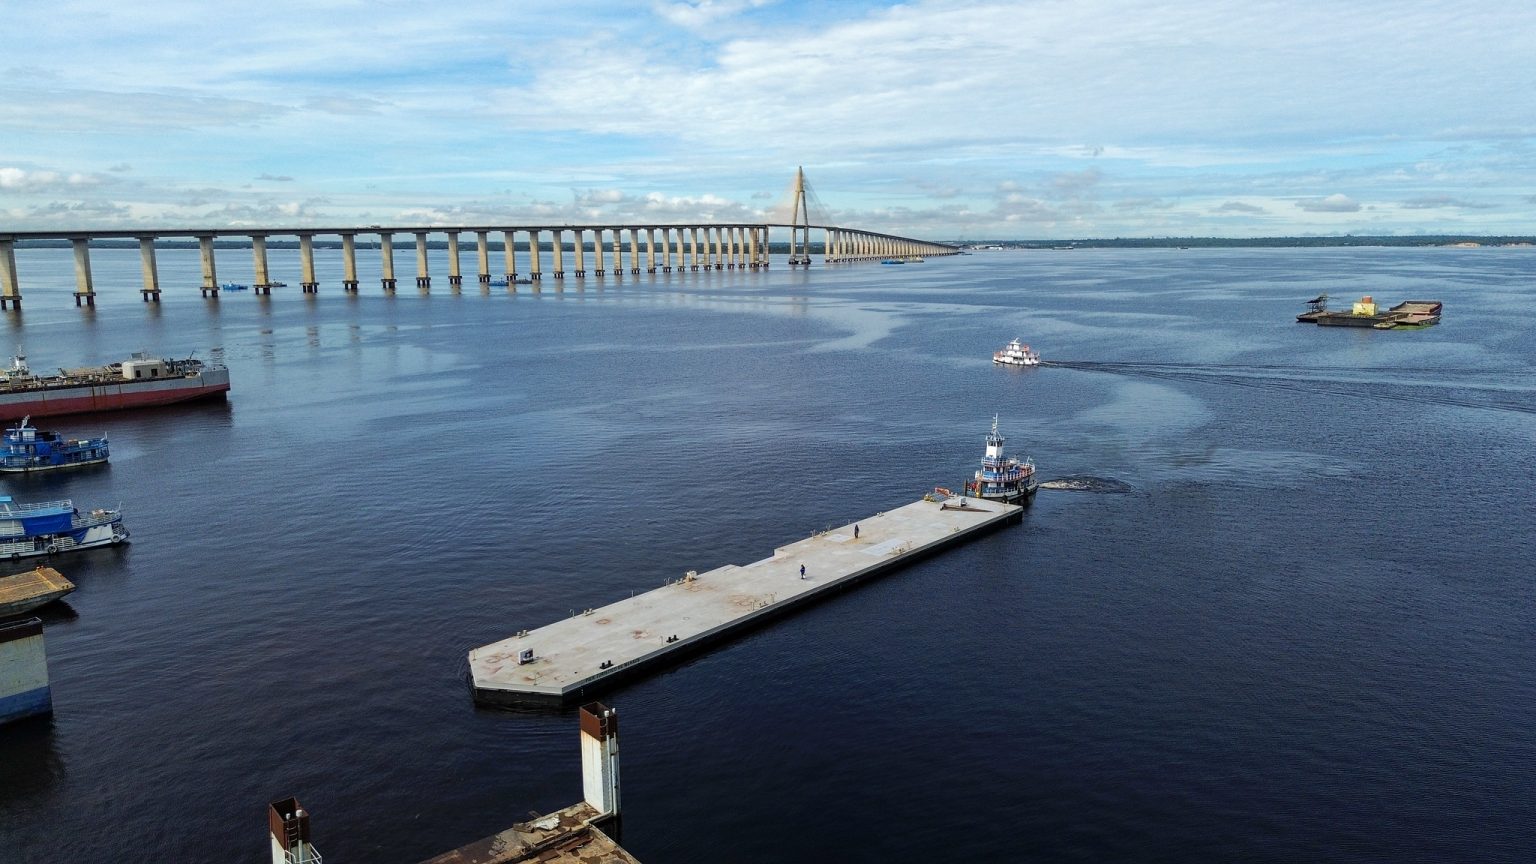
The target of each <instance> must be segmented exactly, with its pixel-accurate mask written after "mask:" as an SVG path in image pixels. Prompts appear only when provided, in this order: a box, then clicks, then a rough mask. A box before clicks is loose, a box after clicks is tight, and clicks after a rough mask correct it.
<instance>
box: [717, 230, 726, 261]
mask: <svg viewBox="0 0 1536 864" xmlns="http://www.w3.org/2000/svg"><path fill="white" fill-rule="evenodd" d="M715 269H716V270H724V269H725V229H724V228H721V227H720V226H718V225H716V226H715Z"/></svg>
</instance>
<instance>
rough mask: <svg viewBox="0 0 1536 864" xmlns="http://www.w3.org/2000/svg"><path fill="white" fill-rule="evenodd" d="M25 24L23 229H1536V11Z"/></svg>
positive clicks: (1227, 7) (82, 19) (61, 9)
mask: <svg viewBox="0 0 1536 864" xmlns="http://www.w3.org/2000/svg"><path fill="white" fill-rule="evenodd" d="M805 22H812V23H811V24H809V25H808V24H806V23H805ZM7 25H8V27H9V28H10V29H11V30H12V31H13V32H17V33H25V34H27V38H26V39H19V40H13V42H12V43H11V44H9V45H8V46H7V58H6V63H7V64H8V65H7V66H6V68H5V69H3V70H0V89H3V90H4V92H6V96H7V98H6V99H5V100H0V127H3V128H4V129H5V130H6V159H7V164H8V165H10V166H12V167H11V169H10V171H11V172H12V173H11V174H9V175H5V174H0V188H3V189H4V190H5V191H6V193H7V198H8V200H7V202H6V206H7V207H8V208H12V209H11V211H10V212H13V213H14V212H27V210H28V208H39V207H48V206H51V205H52V204H53V203H56V199H71V200H73V199H80V200H81V201H84V200H87V199H90V198H92V197H93V196H102V200H110V201H111V202H114V203H115V204H118V205H122V206H126V207H127V214H126V215H124V214H123V211H122V210H121V209H114V208H110V207H109V208H108V212H110V213H115V214H118V215H117V216H113V217H111V218H129V219H136V218H160V217H162V216H163V215H164V213H166V212H172V211H174V212H176V213H178V214H181V215H185V216H187V217H188V218H199V217H200V216H204V215H207V216H213V215H216V214H218V213H222V212H223V211H222V210H220V209H219V208H220V207H223V206H225V205H227V206H228V207H230V208H234V210H233V211H231V212H245V210H260V211H271V210H272V208H273V207H278V206H280V205H279V204H277V203H275V202H271V201H267V200H265V199H263V198H262V197H261V192H260V189H259V186H260V184H257V187H258V188H255V189H245V190H242V189H240V188H239V187H240V184H241V183H243V182H245V181H247V180H249V178H253V177H258V176H265V178H266V181H267V182H283V183H284V184H285V185H284V187H283V189H284V193H285V194H284V196H283V197H284V199H285V200H286V201H288V202H290V203H291V202H304V201H312V200H315V199H319V198H324V199H326V200H327V201H330V202H332V203H330V204H327V205H326V206H325V208H324V209H325V210H326V212H327V213H328V214H329V215H330V216H332V217H336V218H346V217H348V216H352V215H357V214H364V213H371V214H392V213H398V212H420V213H423V214H446V215H445V217H444V218H445V219H450V220H451V219H452V218H453V217H454V215H455V214H460V213H479V212H486V213H516V214H526V215H528V216H529V217H530V218H532V217H541V218H542V217H543V216H546V215H547V216H548V217H549V218H556V217H560V218H569V219H572V220H576V219H581V218H593V219H606V218H614V215H613V214H620V213H629V214H636V215H638V216H643V215H644V214H647V213H653V214H660V213H667V214H673V213H675V214H678V217H679V218H701V219H702V218H709V217H710V214H732V215H731V216H730V217H729V218H737V216H736V214H743V213H753V212H760V210H762V209H765V208H767V207H768V206H769V203H770V202H771V201H772V202H776V201H778V200H779V199H777V198H775V197H773V196H771V195H769V194H768V193H764V192H763V191H762V190H764V189H777V188H779V187H780V186H781V184H782V182H783V180H784V178H786V177H787V175H788V174H789V173H790V172H791V171H792V166H793V165H796V164H805V165H806V166H807V169H808V171H809V172H810V173H811V176H812V178H813V181H814V182H815V183H816V184H817V186H818V188H819V190H820V192H821V194H822V196H823V197H824V198H826V199H827V203H828V204H829V205H830V206H829V208H828V209H830V210H831V211H833V212H835V213H837V214H840V218H850V219H866V220H873V221H872V223H871V224H868V225H865V226H863V227H869V228H872V229H876V230H880V229H885V230H890V229H892V228H893V226H895V225H896V224H904V225H913V226H918V227H923V225H924V224H925V223H923V222H922V220H931V221H930V222H929V223H926V224H927V227H926V228H924V230H925V231H929V232H931V231H939V232H942V231H944V230H945V229H946V228H947V227H948V225H949V224H950V223H949V222H946V221H945V220H952V221H953V223H954V224H964V225H967V226H977V225H982V224H987V223H988V220H990V224H993V225H995V226H1004V225H1006V224H1019V223H1022V224H1024V225H1027V226H1029V227H1030V228H1031V230H1046V229H1049V230H1058V229H1059V230H1069V229H1071V230H1076V229H1078V228H1081V229H1082V230H1092V231H1093V232H1095V233H1119V234H1135V233H1138V231H1155V229H1158V228H1160V227H1162V226H1165V225H1166V224H1167V222H1166V221H1165V220H1167V219H1171V218H1176V217H1177V218H1181V219H1188V220H1190V221H1189V223H1188V224H1190V225H1192V226H1194V227H1195V228H1196V229H1198V228H1199V227H1200V226H1201V225H1202V224H1205V225H1208V226H1209V227H1210V229H1211V230H1210V233H1220V230H1221V229H1223V228H1226V227H1230V226H1232V225H1242V226H1251V225H1253V224H1255V222H1256V220H1255V219H1254V218H1253V217H1254V216H1255V215H1259V214H1258V213H1256V212H1254V211H1253V210H1245V209H1243V208H1244V207H1248V208H1256V209H1257V210H1258V211H1260V212H1262V213H1263V214H1264V215H1265V216H1266V218H1265V220H1264V225H1265V226H1266V230H1275V231H1293V232H1297V233H1299V232H1301V231H1305V230H1308V229H1312V228H1326V229H1328V230H1336V228H1337V226H1342V225H1344V224H1345V223H1344V220H1342V219H1341V218H1340V214H1346V215H1347V214H1350V213H1362V214H1366V213H1368V214H1369V216H1368V217H1365V216H1363V217H1362V218H1370V219H1373V220H1376V222H1377V224H1380V225H1383V226H1387V227H1389V228H1391V227H1395V226H1403V227H1404V228H1405V229H1409V228H1413V227H1418V228H1424V229H1428V228H1433V227H1434V226H1436V225H1441V224H1444V223H1445V222H1446V220H1454V219H1458V218H1459V219H1465V220H1468V222H1470V221H1471V220H1472V219H1473V218H1475V219H1477V220H1479V222H1478V224H1481V225H1487V226H1489V228H1490V230H1500V229H1503V230H1509V227H1510V226H1518V225H1521V224H1523V223H1522V222H1521V221H1520V216H1521V213H1522V206H1523V205H1522V201H1523V199H1525V198H1527V197H1533V196H1536V144H1533V142H1536V107H1533V105H1532V104H1528V103H1529V102H1530V100H1525V101H1521V100H1518V99H1510V98H1509V97H1508V95H1507V94H1509V93H1520V92H1527V91H1530V90H1532V89H1533V87H1536V64H1531V63H1530V62H1529V59H1528V53H1529V52H1528V45H1527V43H1528V42H1529V34H1530V33H1532V32H1536V6H1530V5H1520V4H1506V5H1505V6H1501V7H1499V8H1497V9H1490V10H1485V11H1484V12H1483V13H1481V14H1478V15H1468V14H1466V13H1465V10H1462V9H1459V8H1455V7H1451V6H1447V5H1446V4H1443V3H1439V2H1431V0H1401V2H1396V3H1391V4H1388V3H1386V2H1383V0H1361V2H1359V3H1353V4H1345V5H1343V6H1340V5H1338V4H1331V5H1330V4H1324V3H1322V2H1320V0H1300V2H1278V0H1254V2H1251V3H1244V4H1231V3H1227V2H1218V0H1189V2H1186V3H1182V4H1174V5H1172V6H1169V5H1168V4H1165V3H1160V2H1155V0H1076V2H1069V0H1034V2H1028V3H1024V2H961V0H912V2H908V3H903V4H886V5H872V4H867V3H861V4H846V5H845V4H819V3H805V2H803V0H781V2H779V3H777V4H768V3H764V2H762V0H689V2H653V3H651V4H619V3H615V2H612V0H576V2H570V0H520V2H519V3H517V4H508V3H499V2H475V0H471V2H467V3H462V4H451V5H448V6H442V7H432V8H427V7H422V6H419V5H413V4H373V5H367V6H365V5H364V4H362V3H360V2H355V0H305V2H298V0H269V2H267V3H264V4H261V5H260V6H233V7H228V8H222V7H221V10H220V12H219V14H218V15H208V14H207V11H206V7H205V6H204V5H200V4H197V3H193V2H191V0H144V2H142V3H136V4H132V6H131V7H128V6H123V5H122V4H111V3H106V2H104V0H60V2H59V3H56V4H52V5H48V6H46V7H45V6H44V5H42V4H16V8H15V9H8V10H7ZM188 45H196V46H198V50H196V51H190V50H187V48H186V46H188ZM1404 46H1412V48H1413V50H1411V51H1409V50H1404ZM1489 80H1495V81H1498V82H1499V84H1500V86H1499V87H1497V88H1492V87H1488V86H1486V82H1487V81H1489ZM1339 82H1348V83H1349V86H1340V85H1339ZM66 153H67V154H68V156H67V157H65V156H62V155H60V154H66ZM66 162H67V164H65V163H66ZM1085 163H1086V164H1088V165H1091V166H1092V169H1091V172H1087V171H1082V170H1081V169H1082V168H1083V167H1084V165H1085ZM128 165H132V171H131V172H127V171H122V170H118V167H117V166H123V167H126V166H128ZM0 170H4V169H0ZM16 172H20V173H19V174H18V173H16ZM104 177H107V178H111V179H112V180H113V181H115V182H114V183H112V184H111V185H110V188H108V184H106V183H105V182H104V181H102V180H101V179H100V178H104ZM282 177H293V178H302V179H295V180H292V181H282V180H278V179H277V178H282ZM7 178H8V179H7ZM72 180H73V183H72ZM1004 182H1012V183H1014V184H1016V187H1015V188H1012V189H1010V190H1007V191H1008V192H1010V193H1012V194H1005V195H998V194H994V190H996V189H997V188H998V186H999V184H1001V183H1004ZM573 188H576V189H579V190H586V191H580V192H577V193H575V194H574V195H573V194H572V193H571V191H570V190H571V189H573ZM1341 188H1343V189H1349V190H1350V192H1351V194H1352V195H1354V196H1358V197H1359V198H1360V199H1362V200H1368V201H1381V202H1399V203H1397V204H1395V205H1386V204H1383V205H1381V206H1380V207H1379V208H1377V209H1376V210H1370V209H1369V208H1367V207H1364V206H1362V205H1361V204H1359V203H1358V202H1357V201H1356V199H1355V198H1351V197H1346V196H1342V195H1340V194H1339V193H1336V192H1335V190H1337V189H1341ZM63 190H67V191H63ZM209 190H217V191H209ZM936 200H938V201H942V202H943V203H944V205H945V206H942V207H934V206H930V205H932V204H933V203H934V202H935V201H936ZM192 201H198V202H203V203H200V204H198V205H195V206H193V205H189V204H187V203H186V202H192ZM1100 201H1103V202H1118V203H1114V204H1112V205H1106V206H1103V207H1101V206H1099V204H1098V202H1100ZM1195 201H1198V202H1201V203H1200V204H1198V205H1194V204H1191V205H1189V206H1188V207H1184V208H1181V207H1177V206H1167V207H1163V206H1153V204H1152V203H1150V202H1195ZM178 202H181V203H178ZM423 202H425V203H423ZM1221 202H1226V203H1225V204H1223V203H1221ZM1133 205H1134V206H1133ZM1237 205H1241V206H1237ZM167 208H169V209H167ZM178 208H179V209H178ZM206 208H213V209H211V210H210V209H206ZM241 208H245V210H242V209H241ZM688 208H693V211H692V215H691V216H689V215H687V213H686V211H687V210H688ZM314 209H316V208H315V207H313V206H311V208H310V210H311V211H313V210H314ZM1527 209H1528V208H1527ZM304 212H306V211H304V210H303V209H302V208H301V209H300V210H298V211H295V213H294V214H293V215H294V216H295V217H298V216H302V215H303V214H304ZM225 215H226V216H227V215H228V214H225ZM1527 215H1528V214H1527ZM102 218H108V217H106V216H103V217H102ZM242 218H244V217H242ZM719 218H727V217H725V216H720V217H719ZM1202 219H1203V220H1206V221H1205V222H1204V223H1202V222H1200V221H1199V220H1202ZM881 220H884V221H881ZM1463 227H1465V225H1464V224H1463ZM1526 230H1528V229H1526Z"/></svg>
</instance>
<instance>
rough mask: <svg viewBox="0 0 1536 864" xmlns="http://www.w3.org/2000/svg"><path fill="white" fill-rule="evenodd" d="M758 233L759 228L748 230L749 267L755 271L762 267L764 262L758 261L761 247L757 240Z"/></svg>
mask: <svg viewBox="0 0 1536 864" xmlns="http://www.w3.org/2000/svg"><path fill="white" fill-rule="evenodd" d="M757 232H758V229H757V228H748V229H747V266H748V267H751V268H752V269H753V270H756V269H757V268H759V267H761V266H762V262H761V261H759V260H757V253H758V246H759V245H760V244H759V243H758V239H757Z"/></svg>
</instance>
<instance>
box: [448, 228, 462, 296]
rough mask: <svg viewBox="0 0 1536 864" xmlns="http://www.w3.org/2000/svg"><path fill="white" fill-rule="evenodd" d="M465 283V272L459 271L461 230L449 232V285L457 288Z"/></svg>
mask: <svg viewBox="0 0 1536 864" xmlns="http://www.w3.org/2000/svg"><path fill="white" fill-rule="evenodd" d="M463 284H464V274H462V273H460V272H459V232H457V231H449V232H448V285H449V286H450V287H452V288H457V287H459V286H460V285H463Z"/></svg>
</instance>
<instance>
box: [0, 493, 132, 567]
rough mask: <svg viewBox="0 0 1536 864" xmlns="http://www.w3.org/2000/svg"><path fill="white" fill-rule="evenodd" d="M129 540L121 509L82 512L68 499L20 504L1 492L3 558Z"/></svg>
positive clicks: (71, 550)
mask: <svg viewBox="0 0 1536 864" xmlns="http://www.w3.org/2000/svg"><path fill="white" fill-rule="evenodd" d="M127 539H128V529H127V528H124V527H123V511H122V509H121V508H119V509H117V510H107V509H102V508H98V509H96V510H91V511H89V512H86V513H81V512H80V511H79V510H78V509H76V507H75V505H74V503H73V502H71V501H69V500H68V499H65V500H63V501H45V502H42V503H40V504H18V503H16V502H14V501H12V500H11V496H9V495H0V558H10V559H13V560H14V559H16V558H31V557H34V556H37V555H55V554H58V553H60V552H73V551H75V550H76V549H91V548H94V547H97V546H114V545H116V544H118V543H122V542H125V541H126V540H127Z"/></svg>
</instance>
